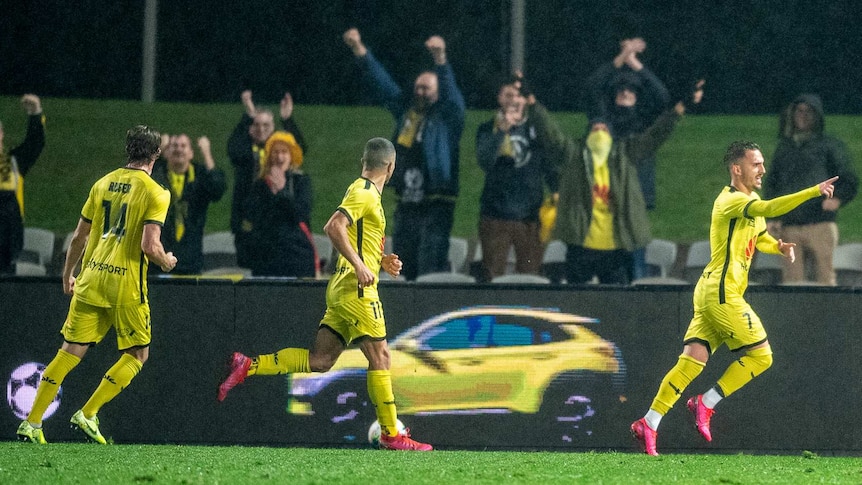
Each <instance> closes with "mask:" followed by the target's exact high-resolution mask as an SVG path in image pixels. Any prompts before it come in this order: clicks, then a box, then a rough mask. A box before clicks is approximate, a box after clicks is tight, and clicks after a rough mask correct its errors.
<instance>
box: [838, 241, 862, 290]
mask: <svg viewBox="0 0 862 485" xmlns="http://www.w3.org/2000/svg"><path fill="white" fill-rule="evenodd" d="M832 266H833V268H834V269H835V280H836V283H837V284H838V286H862V243H847V244H839V245H838V246H837V247H836V248H835V251H834V252H833V253H832Z"/></svg>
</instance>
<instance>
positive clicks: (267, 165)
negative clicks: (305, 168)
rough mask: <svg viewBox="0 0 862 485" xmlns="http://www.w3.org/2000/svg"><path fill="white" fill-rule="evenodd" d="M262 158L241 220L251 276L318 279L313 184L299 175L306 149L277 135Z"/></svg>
mask: <svg viewBox="0 0 862 485" xmlns="http://www.w3.org/2000/svg"><path fill="white" fill-rule="evenodd" d="M263 157H264V164H263V166H261V168H260V172H259V174H258V176H257V178H256V179H255V180H254V182H252V184H251V189H250V190H249V193H248V196H247V198H246V210H245V215H244V217H243V220H244V221H245V223H247V224H248V232H247V233H245V235H244V237H245V240H246V241H247V242H248V251H249V254H248V256H249V259H248V262H249V266H250V268H251V271H252V275H253V276H293V277H308V278H314V277H315V276H316V275H317V272H318V271H319V268H317V255H316V253H315V250H314V238H313V237H312V234H311V231H310V230H309V224H310V219H311V179H310V178H309V177H308V175H306V174H305V173H303V172H302V170H301V169H300V168H301V167H302V161H303V153H302V148H300V147H299V143H298V142H297V141H296V138H294V136H293V135H292V134H291V133H288V132H285V131H276V132H275V133H273V134H272V135H271V136H270V137H269V139H268V140H267V141H266V145H264V152H263ZM243 230H245V228H243Z"/></svg>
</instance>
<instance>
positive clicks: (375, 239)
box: [326, 178, 386, 307]
mask: <svg viewBox="0 0 862 485" xmlns="http://www.w3.org/2000/svg"><path fill="white" fill-rule="evenodd" d="M337 210H338V211H339V212H341V213H342V214H344V215H345V216H346V217H347V218H348V219H349V220H350V225H349V226H348V228H347V237H348V239H349V240H350V245H351V246H352V247H353V249H354V250H355V251H356V252H357V254H359V257H360V258H361V259H362V262H364V263H365V266H367V267H368V269H369V270H370V271H371V273H372V274H375V275H376V274H379V273H380V264H381V260H382V258H383V243H384V240H385V238H386V216H385V215H384V213H383V204H382V199H381V194H380V192H379V191H378V190H377V186H376V185H374V183H373V182H371V181H370V180H368V179H366V178H359V179H356V181H354V182H353V183H352V184H351V185H350V187H348V188H347V193H345V194H344V199H342V201H341V204H339V205H338V209H337ZM359 298H372V299H377V298H378V296H377V280H376V279H375V280H374V284H372V285H371V286H366V287H364V288H359V280H358V278H357V277H356V270H355V269H354V268H353V265H352V264H350V262H349V261H347V260H346V259H345V258H344V256H342V255H339V256H338V261H337V262H336V265H335V273H334V274H333V275H332V277H331V278H330V280H329V285H328V286H327V288H326V305H327V306H329V307H333V306H337V305H339V304H343V303H345V302H348V301H351V300H355V299H359Z"/></svg>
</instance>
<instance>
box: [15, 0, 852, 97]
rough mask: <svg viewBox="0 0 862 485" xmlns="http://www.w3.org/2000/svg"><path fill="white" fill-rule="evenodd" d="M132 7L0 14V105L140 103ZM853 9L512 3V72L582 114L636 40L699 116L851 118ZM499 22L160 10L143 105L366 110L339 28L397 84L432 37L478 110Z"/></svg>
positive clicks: (551, 0) (83, 1)
mask: <svg viewBox="0 0 862 485" xmlns="http://www.w3.org/2000/svg"><path fill="white" fill-rule="evenodd" d="M143 10H144V2H143V1H117V2H104V1H100V0H99V1H97V0H79V1H76V2H65V1H63V2H61V1H57V0H41V1H36V0H20V1H14V2H13V1H8V2H3V7H2V12H3V14H2V16H0V94H7V95H19V94H22V93H24V92H35V93H38V94H40V95H42V96H54V97H76V98H124V99H140V96H141V86H140V79H141V44H142V40H141V39H142V30H143ZM860 11H862V9H860V8H859V7H858V6H857V5H856V3H855V2H853V1H852V0H836V1H816V2H812V1H810V0H807V1H803V0H789V1H783V2H765V1H764V2H751V1H746V0H725V1H692V2H672V1H656V0H646V1H613V2H595V1H587V0H542V1H535V0H533V1H527V2H526V34H525V37H526V53H525V57H526V61H525V70H526V73H527V76H528V78H529V79H530V80H531V81H532V84H533V87H534V90H535V91H536V92H537V94H538V95H539V97H540V99H542V100H543V101H544V102H545V103H546V104H547V105H548V106H549V107H550V108H552V109H555V110H569V111H583V103H582V99H581V95H580V93H581V90H582V88H583V82H584V79H585V78H586V76H587V75H588V74H589V73H590V72H591V71H592V70H593V69H595V68H596V67H597V66H598V65H600V64H601V63H603V62H607V61H609V60H611V59H612V58H613V56H614V55H616V53H617V52H618V45H617V44H618V42H619V40H620V39H622V38H625V37H629V36H633V35H640V36H642V37H643V38H644V39H645V40H646V41H647V50H646V52H645V53H644V55H643V56H642V57H641V58H642V60H643V61H644V62H645V64H646V65H647V66H649V67H650V68H652V69H653V70H654V71H655V72H656V73H657V74H658V75H659V77H660V78H661V79H663V80H664V81H665V82H666V83H667V84H668V86H669V87H670V88H671V89H672V91H674V92H676V93H682V92H684V91H685V89H686V88H687V87H688V86H689V85H690V83H691V82H692V81H693V80H694V79H695V78H697V77H701V76H703V77H705V78H706V79H707V80H708V81H707V82H708V83H709V84H708V92H707V98H706V99H705V101H704V105H703V107H702V109H703V110H704V111H705V112H712V113H774V112H776V111H778V110H779V109H780V107H781V106H782V105H783V104H785V103H786V102H787V101H788V100H789V99H790V98H792V97H793V96H795V95H796V94H798V93H799V92H802V91H811V92H818V93H820V94H821V95H822V96H823V98H824V104H825V107H826V110H827V112H829V113H846V114H858V113H860V112H862V99H860V93H859V90H858V83H859V80H860V74H862V65H860V62H859V58H860V57H859V55H858V51H857V49H858V46H859V38H860V37H862V35H860V34H862V27H860V26H862V23H860V21H862V15H860V13H859V12H860ZM509 12H510V2H509V1H506V0H503V1H493V0H438V1H428V0H420V1H416V0H341V1H323V2H321V1H315V0H296V1H294V0H290V1H287V0H285V1H263V0H247V1H234V0H231V1H224V0H221V1H218V0H215V1H214V0H184V1H176V2H174V1H165V0H162V1H161V2H159V12H158V23H159V25H158V28H159V30H158V54H157V59H158V65H157V74H156V89H155V91H156V99H157V100H158V101H186V102H236V101H237V100H238V99H239V93H240V92H241V91H242V90H243V89H246V88H250V89H252V90H254V91H255V98H256V100H257V101H259V102H274V101H276V100H278V99H279V98H280V97H281V95H282V94H283V92H284V91H285V90H289V91H291V92H292V93H293V94H294V95H295V99H296V101H297V102H298V103H300V104H329V105H349V104H356V103H363V102H366V100H365V99H363V96H362V94H361V92H360V89H359V85H358V83H357V82H356V79H355V75H356V72H355V70H354V69H353V67H352V65H351V54H350V53H349V50H348V49H347V47H346V46H345V45H344V44H343V42H342V40H341V35H342V33H343V32H344V31H345V30H346V29H347V28H349V27H352V26H355V27H357V28H359V29H360V32H361V33H362V35H363V40H364V41H365V42H366V44H367V45H368V46H369V47H370V48H371V49H373V51H374V52H375V53H376V54H377V55H378V57H379V58H380V59H381V60H382V61H383V62H384V64H386V65H387V66H388V67H389V68H390V70H391V71H392V72H393V74H394V75H395V76H396V77H397V78H398V79H397V80H398V81H399V82H400V83H401V84H402V85H404V84H409V83H411V82H412V80H413V79H414V77H415V75H416V74H417V73H418V72H419V71H420V70H421V69H422V68H424V67H426V66H427V65H428V63H429V62H430V57H429V55H428V54H427V52H425V50H424V47H423V42H424V40H425V39H426V38H427V37H429V36H430V35H434V34H439V35H442V36H443V37H444V38H445V39H446V41H447V44H448V53H449V58H450V62H451V63H452V64H453V66H454V69H455V72H456V75H457V79H458V82H459V84H460V86H461V88H462V90H463V91H464V94H465V97H466V99H467V103H468V106H469V107H470V108H489V107H491V106H492V105H493V103H494V100H495V95H496V87H495V81H494V80H495V78H496V77H497V76H498V75H499V74H500V73H501V72H504V71H506V70H508V59H509V38H508V32H509V21H510V19H509Z"/></svg>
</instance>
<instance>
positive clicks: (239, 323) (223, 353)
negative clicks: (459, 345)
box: [0, 278, 862, 453]
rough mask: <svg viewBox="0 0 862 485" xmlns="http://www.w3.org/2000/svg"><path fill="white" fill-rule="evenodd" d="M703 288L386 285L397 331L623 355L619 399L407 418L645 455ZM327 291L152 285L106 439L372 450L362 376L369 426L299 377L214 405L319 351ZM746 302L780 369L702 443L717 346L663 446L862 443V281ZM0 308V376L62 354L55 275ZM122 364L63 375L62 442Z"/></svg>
mask: <svg viewBox="0 0 862 485" xmlns="http://www.w3.org/2000/svg"><path fill="white" fill-rule="evenodd" d="M691 291H692V289H691V287H655V288H649V287H648V288H644V287H631V288H629V287H626V288H622V287H604V286H596V287H580V288H573V287H567V286H509V285H466V286H459V285H456V286H449V285H417V284H411V283H384V284H381V287H380V294H381V298H382V300H383V306H384V310H385V315H386V319H387V328H388V331H389V338H390V341H392V340H393V339H394V338H395V337H397V336H398V335H399V334H401V333H402V332H403V331H405V330H407V329H409V328H412V327H415V326H417V325H419V324H420V323H422V322H424V321H426V320H427V319H429V318H432V317H434V316H437V315H441V314H443V313H446V312H450V311H454V310H458V309H461V308H466V307H476V306H482V305H497V306H499V305H505V306H523V307H531V308H557V309H559V310H560V311H561V312H564V313H571V314H576V315H580V316H585V317H591V318H596V319H598V320H599V322H598V323H585V324H583V326H584V328H586V329H588V330H590V331H592V332H595V334H597V335H598V336H599V337H600V338H601V339H602V340H604V341H608V342H613V343H614V344H615V345H616V348H617V349H618V354H617V357H618V358H619V359H621V360H622V361H623V362H624V364H625V375H624V376H623V377H624V380H623V386H624V387H623V388H622V390H621V392H617V391H618V390H617V389H616V388H615V387H614V386H615V385H616V384H613V383H611V381H610V380H608V379H605V378H606V377H607V376H606V375H601V374H594V373H593V374H590V373H585V372H571V373H567V374H566V375H564V376H561V377H560V380H559V381H554V382H552V383H551V385H549V386H548V388H547V389H544V396H545V397H544V400H545V401H544V402H543V404H542V408H541V409H542V410H541V411H540V412H539V413H536V414H525V413H517V412H515V413H507V414H481V415H413V414H399V418H400V419H401V420H402V421H404V422H405V424H406V425H407V426H409V427H410V428H411V429H412V430H413V432H414V434H415V435H416V437H417V438H419V439H421V440H426V441H428V442H431V443H433V444H434V445H435V446H436V447H438V448H441V449H446V448H531V449H532V448H537V449H556V450H566V449H571V450H583V449H620V450H628V449H632V448H633V443H632V441H631V438H630V435H629V431H628V426H629V424H630V423H631V422H632V421H633V420H635V419H637V418H639V417H640V416H642V415H643V414H644V412H645V411H646V410H647V408H648V407H649V405H650V402H651V400H652V398H653V396H654V394H655V392H656V390H657V387H658V385H659V383H660V381H661V379H662V377H663V376H664V374H665V373H666V372H667V370H669V369H670V367H671V366H673V365H674V363H675V362H676V359H677V356H678V355H679V353H680V351H681V349H682V336H683V334H684V332H685V329H686V327H687V325H688V322H689V319H690V318H691V312H692V303H691ZM324 293H325V282H290V281H275V280H265V281H251V280H245V281H241V282H238V283H231V282H229V281H208V280H200V281H196V280H170V279H160V280H154V281H152V282H151V284H150V297H151V308H152V321H153V344H152V346H151V349H150V360H149V361H148V362H147V363H146V364H145V365H144V368H143V370H142V371H141V373H140V374H139V375H138V377H137V378H136V379H135V380H134V381H133V383H132V384H131V385H130V386H129V388H128V389H126V390H125V391H124V392H123V393H121V394H120V395H119V396H118V397H117V398H116V399H115V400H114V401H113V402H111V403H109V404H107V405H106V406H105V407H104V408H103V409H102V411H101V412H100V419H101V422H102V430H103V433H104V434H106V436H110V437H112V438H113V439H114V440H115V441H116V442H121V443H133V442H135V443H137V442H140V443H205V444H267V445H326V446H329V445H364V444H365V434H364V433H365V431H366V429H367V428H366V426H367V424H370V422H371V421H373V419H374V412H373V407H371V405H370V403H368V397H367V392H366V391H365V383H364V377H362V376H359V378H357V379H353V380H350V379H347V380H345V381H343V382H340V383H339V387H337V388H334V389H333V391H335V390H337V391H349V392H355V395H356V396H355V402H357V403H358V405H357V407H356V409H357V410H358V412H357V414H358V418H357V419H359V420H360V421H362V422H361V423H358V424H351V423H349V422H338V423H333V422H332V420H331V419H327V418H329V417H328V416H318V417H314V416H311V417H310V416H296V415H290V414H288V413H287V412H286V406H287V385H288V378H287V377H286V376H257V377H250V378H249V379H247V380H246V382H245V383H244V384H241V385H240V386H238V387H237V388H236V389H234V390H233V391H232V392H231V393H230V395H229V396H228V398H227V400H226V401H225V402H223V403H218V402H217V401H216V399H215V389H216V386H217V384H218V382H219V380H220V379H221V377H222V372H223V368H224V364H225V362H226V360H227V359H228V357H229V356H230V354H231V352H233V351H234V350H237V351H241V352H243V353H246V354H247V355H252V356H253V355H257V354H260V353H271V352H275V351H277V350H280V349H282V348H284V347H289V346H294V347H307V346H309V345H310V344H311V343H312V342H313V339H314V335H315V332H316V328H317V324H318V322H319V320H320V318H321V316H322V315H323V311H324V309H325V298H324ZM748 299H749V301H750V302H751V304H752V306H753V308H754V309H755V311H757V313H758V315H759V316H760V317H761V319H762V320H763V322H764V325H765V326H766V329H767V331H768V333H769V336H770V342H771V344H772V347H773V350H774V361H775V362H774V365H773V367H772V368H771V369H769V370H768V371H767V372H766V373H765V374H763V375H762V376H760V377H758V378H757V379H756V380H755V381H754V382H752V383H751V384H750V385H748V386H746V387H745V388H743V389H742V390H740V391H739V392H738V393H737V394H735V395H733V396H730V397H729V398H728V399H726V400H725V401H723V402H722V403H721V404H720V405H719V406H718V408H717V410H716V415H715V417H714V418H713V437H714V440H713V442H712V443H709V444H707V443H704V442H703V441H702V440H701V439H700V437H699V436H698V435H697V433H696V432H695V431H694V429H693V426H692V423H691V420H690V417H689V416H688V412H687V411H686V410H685V400H686V399H688V397H690V396H692V395H694V394H696V393H702V392H704V391H706V390H707V389H708V388H709V387H710V386H712V385H713V384H714V383H715V381H716V380H717V379H718V377H720V376H721V374H722V373H723V372H724V369H725V368H726V366H727V365H728V364H729V363H730V362H732V360H733V359H734V358H735V357H737V356H736V355H735V354H731V353H730V352H728V350H727V349H726V348H722V349H719V350H718V351H717V352H716V354H714V355H713V357H712V359H711V361H710V363H709V365H708V366H707V368H706V370H705V371H704V372H703V373H702V374H701V375H700V376H699V377H698V378H697V379H696V380H695V381H694V382H693V383H692V385H691V386H690V387H689V388H688V389H687V390H686V391H685V392H684V393H683V395H682V396H681V398H680V400H679V401H678V403H677V405H676V406H675V407H674V409H673V410H672V411H671V412H670V413H669V414H668V415H667V416H666V417H665V418H664V420H663V421H662V427H661V431H660V435H659V448H660V449H661V450H662V451H664V452H674V451H691V450H702V451H708V450H715V451H722V452H730V451H735V450H762V451H776V452H796V451H799V450H812V451H821V452H822V451H831V452H837V453H852V452H858V451H860V450H862V439H860V438H859V435H858V433H855V432H852V430H854V429H858V428H859V427H860V421H862V417H860V413H858V411H857V406H856V403H858V402H859V401H860V397H862V396H860V386H859V382H860V381H862V369H860V366H859V364H858V359H857V358H856V349H857V348H858V347H859V343H860V339H862V325H860V317H859V312H858V310H857V308H856V307H857V306H858V305H856V304H855V302H856V300H857V299H858V291H857V290H854V289H849V288H797V287H772V288H766V287H757V288H752V289H751V290H750V291H749V295H748ZM0 301H2V302H3V310H2V311H0V328H2V329H3V330H2V331H3V334H2V335H3V338H2V339H0V375H2V376H3V377H4V380H7V379H8V376H9V375H10V373H11V372H12V370H13V369H14V368H15V367H17V366H18V365H21V364H22V363H24V362H28V361H38V362H42V363H47V362H48V361H50V360H51V358H53V356H54V354H55V353H56V349H57V348H58V347H59V345H60V343H61V337H60V336H59V334H58V331H59V329H60V326H61V325H62V322H63V319H64V318H65V315H66V311H67V309H68V302H69V299H68V297H66V296H65V295H63V294H62V290H61V286H60V282H59V280H58V279H55V278H23V279H14V278H4V279H0ZM530 350H532V349H530ZM541 350H542V349H541V346H536V357H537V360H536V361H535V362H532V363H529V361H528V363H524V362H522V361H518V364H517V365H520V366H541V365H545V364H543V363H542V361H541V360H540V359H539V357H541V356H542V352H541ZM117 357H118V355H117V351H116V341H115V337H114V334H113V332H111V333H109V335H108V336H107V337H106V339H105V340H104V341H103V343H102V344H100V345H99V346H97V347H96V348H93V349H91V350H90V351H89V352H88V355H87V356H86V357H85V359H84V361H83V362H82V363H81V364H80V365H79V366H78V367H77V368H76V369H75V370H74V371H73V372H72V373H71V374H70V375H69V376H68V377H67V379H66V381H65V382H64V383H63V395H62V403H61V405H60V407H59V409H58V410H57V412H56V414H55V415H54V416H53V417H51V418H49V419H48V420H46V422H45V432H46V437H47V438H48V440H49V441H70V440H78V439H80V438H79V436H78V435H76V434H74V433H73V432H72V431H70V430H69V428H68V424H67V423H68V419H69V417H70V416H71V414H72V413H73V412H74V411H75V410H77V409H78V408H80V407H81V406H82V405H83V403H84V402H86V400H87V398H88V397H89V396H90V394H91V393H92V391H93V390H94V389H95V387H96V386H97V385H98V382H99V379H100V378H101V376H102V375H103V374H104V372H105V370H107V369H108V368H109V367H110V366H111V365H113V363H114V362H115V361H116V359H117ZM518 358H519V359H521V358H523V356H520V357H518ZM477 385H479V384H477ZM483 385H485V384H483ZM572 389H575V390H577V392H578V393H581V394H584V395H589V396H595V399H594V401H593V402H592V403H591V404H590V405H591V406H593V407H594V408H595V409H594V411H595V414H594V415H592V416H591V417H592V421H591V422H590V423H591V424H589V425H588V426H587V425H583V426H581V427H580V428H579V429H578V431H577V432H573V431H572V429H570V428H569V427H570V426H571V424H570V423H571V422H572V421H571V420H569V421H565V420H559V419H557V418H558V417H560V416H562V415H563V414H565V413H572V412H573V411H572V410H571V408H570V407H567V406H561V405H560V404H561V403H562V401H564V400H565V396H566V395H568V394H566V392H569V391H570V390H572ZM557 390H561V391H562V392H563V394H559V393H558V392H556V391H557ZM561 395H562V396H563V398H562V399H561V398H560V396H561ZM620 396H622V397H620ZM328 399H330V400H333V399H334V398H333V397H332V395H330V396H328ZM397 399H398V396H397V395H396V400H397ZM329 404H331V403H329ZM4 409H5V410H4V411H3V412H0V416H2V417H0V426H2V429H6V430H7V432H6V434H7V436H8V437H9V438H11V437H13V434H14V430H15V428H16V427H17V425H18V421H19V420H18V418H17V417H15V416H14V415H13V413H12V412H11V409H10V408H9V407H8V406H5V407H4ZM578 412H579V411H578ZM561 413H563V414H561ZM575 414H577V413H575ZM563 417H571V416H570V415H569V414H565V416H563ZM561 423H562V424H561ZM567 423H568V424H567ZM458 430H469V432H466V433H465V432H458Z"/></svg>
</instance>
